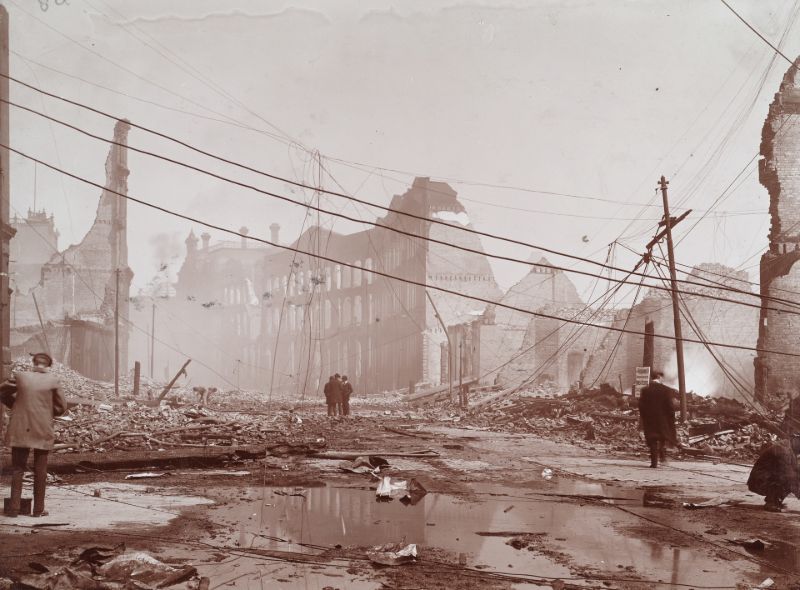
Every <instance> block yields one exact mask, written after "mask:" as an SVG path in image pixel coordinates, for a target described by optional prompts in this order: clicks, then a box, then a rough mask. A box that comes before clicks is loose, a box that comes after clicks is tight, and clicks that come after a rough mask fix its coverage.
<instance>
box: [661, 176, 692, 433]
mask: <svg viewBox="0 0 800 590" xmlns="http://www.w3.org/2000/svg"><path fill="white" fill-rule="evenodd" d="M658 184H659V186H660V187H661V197H662V198H663V201H664V231H665V233H666V236H667V257H668V258H669V260H668V262H669V278H670V291H671V292H672V319H673V322H674V324H675V356H677V358H678V391H679V392H680V396H681V422H686V375H685V372H684V366H683V334H682V333H681V315H680V307H679V304H678V279H677V277H676V275H675V250H674V247H673V244H672V225H673V223H672V219H670V216H669V198H668V197H667V185H668V184H669V182H667V179H666V178H664V177H663V176H662V177H661V180H660V181H659V183H658Z"/></svg>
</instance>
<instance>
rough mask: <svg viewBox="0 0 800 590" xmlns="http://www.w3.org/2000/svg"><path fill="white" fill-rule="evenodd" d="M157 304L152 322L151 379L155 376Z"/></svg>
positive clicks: (154, 306) (154, 305) (154, 307)
mask: <svg viewBox="0 0 800 590" xmlns="http://www.w3.org/2000/svg"><path fill="white" fill-rule="evenodd" d="M155 351H156V304H155V303H153V319H152V321H151V322H150V379H152V378H153V367H154V366H155V357H156V352H155Z"/></svg>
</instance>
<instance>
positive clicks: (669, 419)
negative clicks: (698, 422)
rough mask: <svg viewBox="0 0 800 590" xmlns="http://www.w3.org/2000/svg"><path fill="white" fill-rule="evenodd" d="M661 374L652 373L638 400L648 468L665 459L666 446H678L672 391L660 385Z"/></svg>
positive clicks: (656, 465)
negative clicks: (647, 448) (648, 451)
mask: <svg viewBox="0 0 800 590" xmlns="http://www.w3.org/2000/svg"><path fill="white" fill-rule="evenodd" d="M661 377H662V374H661V373H660V372H658V371H653V377H652V380H651V381H650V384H649V385H648V386H647V387H645V388H644V389H642V394H641V397H640V398H639V418H640V424H641V427H642V430H643V431H644V440H645V442H646V443H647V446H648V447H649V449H650V467H654V468H655V467H658V461H659V460H661V462H662V463H664V462H665V461H666V458H667V445H668V444H670V445H677V444H678V434H677V431H676V429H675V406H674V405H673V403H672V389H671V388H669V387H667V386H666V385H664V384H663V383H661Z"/></svg>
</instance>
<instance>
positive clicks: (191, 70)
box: [83, 0, 308, 151]
mask: <svg viewBox="0 0 800 590" xmlns="http://www.w3.org/2000/svg"><path fill="white" fill-rule="evenodd" d="M83 2H84V4H87V5H88V6H90V7H91V8H93V9H94V10H95V11H97V12H98V13H100V14H102V15H103V16H105V17H106V18H107V19H108V21H109V22H111V23H112V24H116V25H117V26H118V27H119V28H121V29H122V30H123V31H125V32H126V33H127V34H128V35H129V36H131V37H133V38H134V39H136V40H137V41H138V42H139V43H141V44H142V45H144V46H145V47H148V48H149V49H151V50H153V51H154V52H155V53H157V54H158V55H160V56H161V57H162V58H164V59H165V60H167V61H168V62H169V63H171V64H172V65H174V66H175V67H177V68H178V69H181V70H183V71H184V72H185V73H187V74H188V75H189V76H191V77H192V78H194V79H195V80H198V81H199V82H200V83H202V84H204V85H205V86H207V87H208V88H210V89H211V90H212V91H214V92H216V93H217V94H219V95H220V96H223V97H224V98H226V99H227V100H229V101H231V102H232V103H234V104H236V105H238V106H239V107H240V108H242V109H244V110H245V111H247V113H249V114H250V115H252V116H254V117H256V118H257V119H259V120H260V121H262V122H263V123H265V124H266V125H268V126H269V127H271V128H272V129H274V130H275V131H277V132H278V133H279V134H281V135H283V136H284V137H286V139H287V140H289V141H290V142H292V143H297V144H298V145H301V144H300V143H299V142H298V141H297V140H295V139H294V138H292V137H291V136H290V135H289V134H288V133H286V132H285V131H284V130H283V129H281V128H280V127H278V126H277V125H275V124H274V123H271V122H270V121H268V120H267V119H265V118H264V117H262V116H261V115H259V114H258V113H257V112H255V111H253V110H252V109H250V108H249V107H248V106H247V105H245V104H244V103H243V102H241V101H240V100H238V99H237V98H236V97H235V96H233V95H232V94H230V93H229V92H227V91H226V90H225V89H224V88H223V87H221V86H220V85H219V84H217V83H215V82H214V81H213V80H210V79H207V78H206V77H204V76H203V75H202V73H201V72H200V71H199V70H198V69H197V68H195V67H194V66H192V65H191V64H190V63H189V62H188V61H186V60H185V59H183V58H181V57H179V56H178V55H177V54H175V53H174V52H173V51H171V50H170V49H169V48H168V47H166V46H165V45H163V44H162V43H160V42H159V41H157V40H156V39H154V38H153V37H152V36H150V35H148V34H147V33H146V32H144V31H142V29H140V28H139V27H137V26H136V25H131V28H133V29H134V30H136V31H138V32H139V33H140V34H141V35H143V36H144V37H147V38H148V39H150V40H151V41H152V42H153V43H154V44H155V46H154V45H151V44H150V43H148V42H147V41H144V40H143V39H141V38H140V37H139V36H138V35H136V34H134V33H132V32H131V31H130V30H129V29H128V27H126V26H125V25H124V24H121V23H113V21H112V20H111V19H110V18H109V17H108V15H107V14H105V13H104V12H103V11H102V10H100V9H98V8H97V7H96V6H94V5H93V4H92V3H91V2H89V0H83ZM101 3H102V4H103V5H104V6H105V7H106V8H107V9H109V10H111V11H112V12H114V13H116V14H117V15H118V16H119V17H121V18H122V19H127V17H126V16H125V15H124V14H122V13H121V12H119V11H118V10H116V9H115V8H114V7H112V6H109V5H108V4H107V3H106V2H102V0H101ZM159 46H160V47H161V48H163V51H162V50H161V49H159ZM165 52H166V53H168V54H169V55H166V54H165ZM170 55H171V56H172V58H175V59H172V58H171V57H170ZM176 60H179V61H180V62H183V64H184V65H181V64H180V63H178V62H177V61H176ZM302 147H303V149H304V150H306V151H308V149H307V148H305V146H302Z"/></svg>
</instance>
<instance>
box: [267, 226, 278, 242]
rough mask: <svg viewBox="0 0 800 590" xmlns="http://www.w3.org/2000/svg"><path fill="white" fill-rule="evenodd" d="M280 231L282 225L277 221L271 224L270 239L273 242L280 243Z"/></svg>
mask: <svg viewBox="0 0 800 590" xmlns="http://www.w3.org/2000/svg"><path fill="white" fill-rule="evenodd" d="M280 232H281V226H280V225H279V224H277V223H273V224H271V225H270V226H269V240H270V242H272V243H273V244H280Z"/></svg>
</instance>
